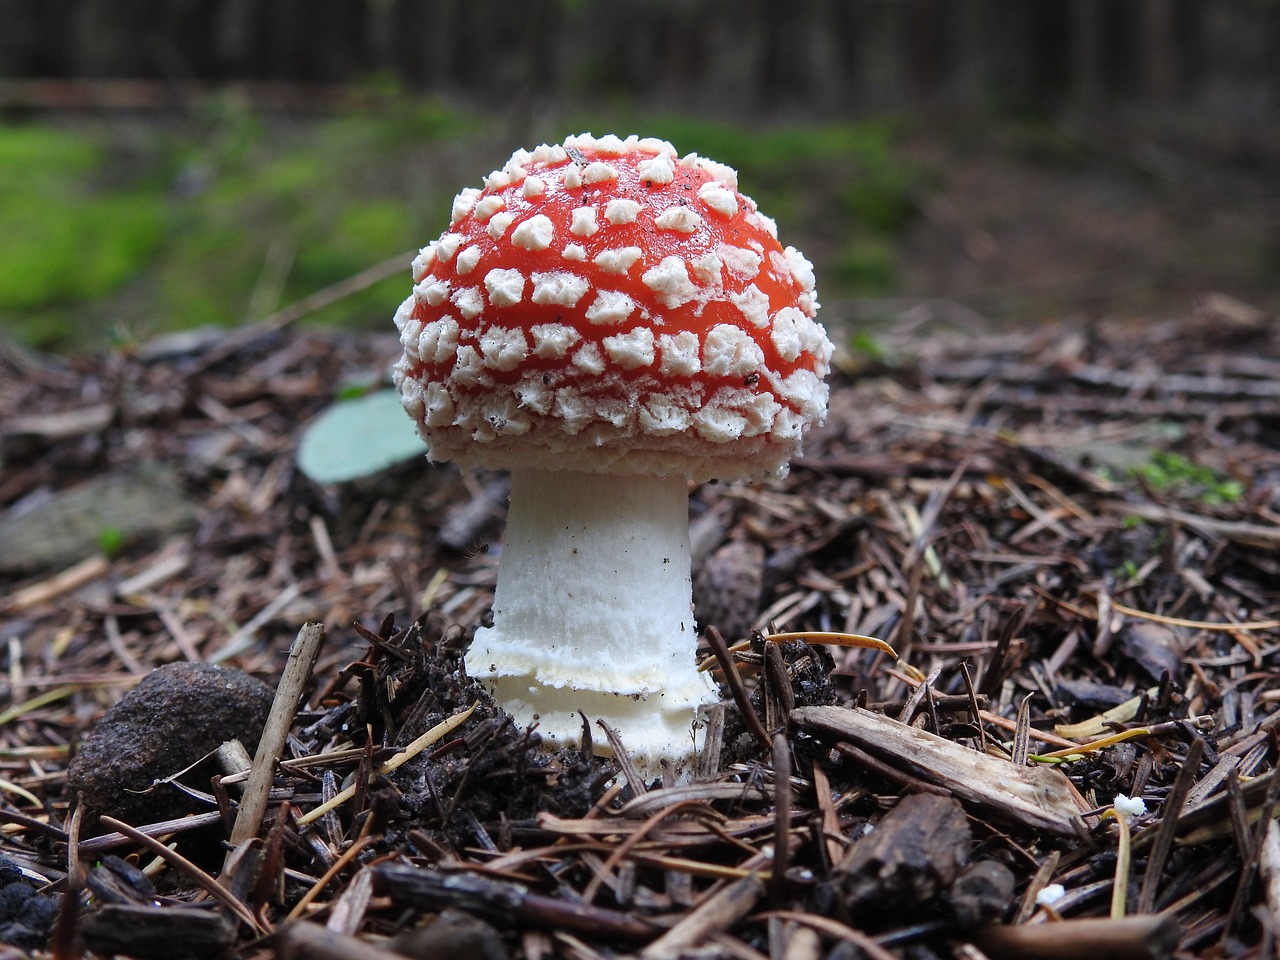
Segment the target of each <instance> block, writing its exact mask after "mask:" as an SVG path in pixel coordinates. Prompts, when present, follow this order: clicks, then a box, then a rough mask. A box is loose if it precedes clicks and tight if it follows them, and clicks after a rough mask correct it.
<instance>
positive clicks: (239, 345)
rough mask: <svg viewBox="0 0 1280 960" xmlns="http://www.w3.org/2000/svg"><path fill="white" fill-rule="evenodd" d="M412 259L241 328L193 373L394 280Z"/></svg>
mask: <svg viewBox="0 0 1280 960" xmlns="http://www.w3.org/2000/svg"><path fill="white" fill-rule="evenodd" d="M413 256H414V253H413V252H410V253H401V254H397V255H396V256H394V257H390V258H388V259H386V260H383V261H382V262H381V263H375V264H374V265H373V266H372V267H368V268H366V269H364V270H361V271H360V272H359V273H357V274H355V275H354V276H350V277H347V278H346V279H345V280H339V281H338V282H337V283H335V284H332V285H330V286H327V287H325V288H324V289H323V290H317V291H316V292H315V293H313V294H310V295H309V296H305V297H303V298H302V299H301V300H297V301H295V302H294V303H291V304H289V306H287V307H284V308H282V309H280V310H277V311H276V312H275V313H273V314H271V316H269V317H265V318H264V319H262V320H260V321H258V322H257V323H253V324H250V325H249V326H245V327H241V328H240V329H238V330H236V331H235V332H234V333H232V334H231V335H230V336H228V337H226V338H224V339H223V340H222V342H221V343H219V344H217V345H215V346H214V347H212V348H210V349H209V350H207V351H205V353H204V354H203V355H202V356H201V357H200V359H199V360H198V361H197V363H196V370H195V371H193V372H196V373H198V372H202V371H204V370H207V369H209V368H210V367H212V366H214V365H215V364H218V363H221V362H222V361H223V360H225V359H227V358H228V357H230V356H233V355H234V354H236V353H238V352H239V351H241V350H243V349H244V348H245V347H247V346H249V345H250V344H252V343H253V342H254V341H255V340H257V339H258V338H259V337H262V336H265V335H266V334H268V333H274V332H275V331H277V330H282V329H284V328H285V327H287V326H289V325H290V324H293V323H297V322H298V321H299V320H301V319H302V318H303V317H306V316H309V315H310V314H313V313H315V312H316V311H318V310H323V309H324V308H325V307H327V306H330V305H332V304H335V303H337V302H338V301H339V300H342V299H344V298H346V297H349V296H351V295H352V294H354V293H359V292H360V291H361V290H364V289H366V288H368V287H371V286H373V285H374V284H375V283H378V282H379V281H381V280H385V279H387V278H388V277H394V276H395V275H396V274H397V273H400V272H402V271H404V270H405V265H406V264H407V263H408V262H409V261H410V260H412V259H413ZM189 375H190V374H189Z"/></svg>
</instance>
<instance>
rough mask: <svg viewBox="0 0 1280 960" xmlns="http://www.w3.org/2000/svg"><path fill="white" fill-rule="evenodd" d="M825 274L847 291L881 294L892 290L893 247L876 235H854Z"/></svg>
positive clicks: (865, 294)
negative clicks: (855, 236)
mask: <svg viewBox="0 0 1280 960" xmlns="http://www.w3.org/2000/svg"><path fill="white" fill-rule="evenodd" d="M828 275H829V276H830V277H831V278H832V279H833V280H834V281H835V283H836V285H837V286H839V287H840V288H841V289H843V290H845V291H846V292H848V293H850V294H853V295H856V296H863V297H875V296H884V295H886V294H888V293H890V292H892V290H893V288H894V283H895V281H896V279H897V269H896V267H895V251H894V248H893V246H892V245H891V244H890V243H889V242H888V241H886V240H884V239H882V238H880V237H873V236H864V237H857V238H855V239H853V240H851V241H849V242H848V243H847V244H846V245H845V246H844V247H843V248H842V249H841V250H840V252H839V253H838V254H837V255H836V257H835V258H834V259H833V260H832V262H831V264H830V265H829V268H828Z"/></svg>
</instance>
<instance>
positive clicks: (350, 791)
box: [297, 703, 476, 827]
mask: <svg viewBox="0 0 1280 960" xmlns="http://www.w3.org/2000/svg"><path fill="white" fill-rule="evenodd" d="M475 709H476V705H475V704H474V703H473V704H472V705H471V706H470V707H468V708H467V709H466V710H463V711H462V712H461V713H456V714H454V715H453V716H452V717H449V718H448V719H447V720H443V721H441V722H440V723H437V724H436V725H435V726H434V727H432V728H431V729H430V730H428V731H427V732H426V733H424V734H423V735H422V736H420V737H418V739H416V740H414V741H413V742H412V743H411V744H409V745H408V746H407V747H405V748H404V749H403V750H401V751H400V752H399V753H397V754H396V755H395V756H394V757H392V758H391V759H390V760H388V761H387V762H386V763H384V764H382V766H380V767H378V769H377V772H378V774H379V775H381V776H385V775H386V774H388V773H390V772H391V771H393V770H395V769H397V768H398V767H401V766H403V765H404V764H406V763H408V762H409V761H410V760H412V759H413V758H414V757H416V756H417V755H418V754H420V753H421V752H422V751H423V750H425V749H427V747H429V746H431V745H432V744H433V743H436V742H437V741H439V740H441V739H443V738H444V737H445V736H446V735H448V734H450V733H452V732H453V731H454V730H455V729H457V728H458V727H460V726H461V725H462V724H464V723H466V722H467V720H468V719H470V717H471V714H473V713H474V712H475ZM356 789H357V786H356V785H354V784H353V785H352V786H350V787H347V788H346V789H345V790H343V791H342V792H340V793H338V794H337V795H336V796H335V797H333V799H331V800H326V801H325V802H324V803H322V804H320V806H318V807H316V808H315V809H314V810H308V811H307V812H306V813H304V814H303V815H302V816H300V817H299V818H298V820H297V824H298V826H300V827H305V826H306V825H307V824H308V823H311V821H313V820H318V819H320V817H323V816H324V815H325V814H326V813H328V812H329V811H330V810H334V809H336V808H338V807H340V806H342V805H343V804H344V803H346V802H347V801H348V800H350V799H351V798H352V797H354V796H355V795H356Z"/></svg>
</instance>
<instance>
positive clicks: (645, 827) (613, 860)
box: [582, 800, 702, 903]
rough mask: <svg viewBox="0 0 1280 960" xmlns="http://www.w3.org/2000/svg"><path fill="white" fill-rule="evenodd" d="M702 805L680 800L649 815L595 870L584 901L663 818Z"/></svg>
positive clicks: (699, 802)
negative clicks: (685, 808)
mask: <svg viewBox="0 0 1280 960" xmlns="http://www.w3.org/2000/svg"><path fill="white" fill-rule="evenodd" d="M701 805H702V804H701V801H699V800H678V801H676V802H675V803H673V804H671V805H670V806H667V807H663V808H662V809H661V810H659V811H658V812H657V813H655V814H653V816H651V817H649V819H647V820H646V821H645V822H644V823H642V824H641V825H640V827H639V829H637V830H634V831H632V833H631V834H630V835H629V836H628V837H627V839H625V840H623V841H622V843H620V844H618V846H617V849H615V850H614V851H613V853H611V854H610V855H609V858H608V859H607V860H605V862H604V863H603V864H602V865H601V867H600V869H599V870H597V871H596V872H595V875H594V876H593V877H592V878H591V882H590V883H588V884H587V886H586V889H585V890H584V891H583V893H582V899H583V901H584V902H585V903H591V902H592V901H593V900H595V898H596V894H597V893H599V892H600V886H601V884H603V883H604V878H605V877H607V876H608V875H609V873H610V872H611V871H612V870H613V868H614V867H616V866H618V865H619V864H620V863H622V861H623V859H625V858H626V856H627V854H628V853H630V852H631V849H632V848H633V847H634V846H635V845H636V844H637V843H639V842H640V841H641V840H643V839H644V838H645V836H646V835H647V834H648V833H649V831H650V830H652V829H653V828H654V827H656V826H657V825H658V824H660V823H661V822H662V821H663V820H665V819H667V817H669V816H672V815H673V814H675V813H678V812H679V811H680V810H681V809H683V808H684V807H693V806H701Z"/></svg>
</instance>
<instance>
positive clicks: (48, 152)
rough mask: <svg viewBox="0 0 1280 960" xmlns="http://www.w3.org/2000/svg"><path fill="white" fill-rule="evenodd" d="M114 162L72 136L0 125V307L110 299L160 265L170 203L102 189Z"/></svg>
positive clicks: (41, 307) (32, 307) (37, 307)
mask: <svg viewBox="0 0 1280 960" xmlns="http://www.w3.org/2000/svg"><path fill="white" fill-rule="evenodd" d="M105 161H106V158H105V154H104V152H103V151H102V150H100V149H98V148H97V147H96V146H95V145H93V144H92V143H89V142H86V141H83V140H80V139H77V138H76V137H74V136H72V135H71V134H67V133H63V132H60V131H57V130H52V129H40V128H27V127H4V126H0V309H3V310H5V311H6V312H7V311H22V312H28V311H45V312H46V313H47V310H48V308H49V307H50V306H52V305H55V304H73V303H79V302H83V301H87V300H92V299H95V298H98V297H102V296H104V295H106V294H108V293H110V292H112V291H113V290H115V289H116V288H118V287H119V286H120V285H121V284H122V283H124V282H125V281H126V280H128V279H129V278H130V277H133V276H135V275H136V274H137V273H139V272H140V271H141V270H142V269H143V268H144V267H145V266H146V265H147V264H148V263H149V262H150V260H151V259H152V257H153V255H154V254H155V252H156V251H157V250H158V249H159V247H160V245H161V243H162V241H163V238H164V231H165V210H164V204H163V202H162V200H161V198H159V197H157V196H154V195H152V194H149V193H146V192H143V191H141V190H139V189H136V188H133V187H128V188H125V189H122V190H118V191H111V192H102V191H100V190H98V189H96V187H95V184H94V181H93V178H94V177H95V176H96V175H98V174H99V173H100V172H101V170H102V168H103V167H104V165H105Z"/></svg>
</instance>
